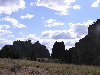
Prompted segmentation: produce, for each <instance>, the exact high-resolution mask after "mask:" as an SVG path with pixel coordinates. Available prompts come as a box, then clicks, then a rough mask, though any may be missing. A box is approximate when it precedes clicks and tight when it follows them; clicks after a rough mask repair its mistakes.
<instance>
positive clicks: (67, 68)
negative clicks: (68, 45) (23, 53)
mask: <svg viewBox="0 0 100 75" xmlns="http://www.w3.org/2000/svg"><path fill="white" fill-rule="evenodd" d="M0 75H100V67H96V66H85V65H81V66H79V65H73V64H70V65H69V64H60V63H42V62H37V61H29V60H19V59H18V60H17V59H16V60H14V59H6V58H3V59H0Z"/></svg>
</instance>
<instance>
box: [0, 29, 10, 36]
mask: <svg viewBox="0 0 100 75" xmlns="http://www.w3.org/2000/svg"><path fill="white" fill-rule="evenodd" d="M9 33H12V32H11V31H9V30H1V29H0V35H4V34H9Z"/></svg>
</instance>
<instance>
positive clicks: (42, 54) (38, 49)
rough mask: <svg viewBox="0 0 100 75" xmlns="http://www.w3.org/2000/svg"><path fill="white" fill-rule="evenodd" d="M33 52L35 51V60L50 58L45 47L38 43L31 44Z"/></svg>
mask: <svg viewBox="0 0 100 75" xmlns="http://www.w3.org/2000/svg"><path fill="white" fill-rule="evenodd" d="M33 50H34V51H35V53H36V57H37V58H50V53H49V51H48V49H46V46H44V45H41V44H40V43H39V41H37V42H35V43H34V44H33Z"/></svg>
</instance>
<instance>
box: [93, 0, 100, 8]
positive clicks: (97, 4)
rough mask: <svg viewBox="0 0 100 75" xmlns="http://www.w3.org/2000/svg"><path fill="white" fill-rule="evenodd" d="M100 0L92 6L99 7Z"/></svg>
mask: <svg viewBox="0 0 100 75" xmlns="http://www.w3.org/2000/svg"><path fill="white" fill-rule="evenodd" d="M99 3H100V0H96V1H95V2H94V3H93V4H92V5H91V7H99Z"/></svg>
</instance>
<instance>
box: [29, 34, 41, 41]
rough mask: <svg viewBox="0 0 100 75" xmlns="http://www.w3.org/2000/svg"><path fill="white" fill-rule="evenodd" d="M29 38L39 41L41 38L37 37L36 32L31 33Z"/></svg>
mask: <svg viewBox="0 0 100 75" xmlns="http://www.w3.org/2000/svg"><path fill="white" fill-rule="evenodd" d="M27 38H28V39H30V40H34V41H38V40H39V39H40V38H39V37H36V36H35V34H29V35H28V36H27Z"/></svg>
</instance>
